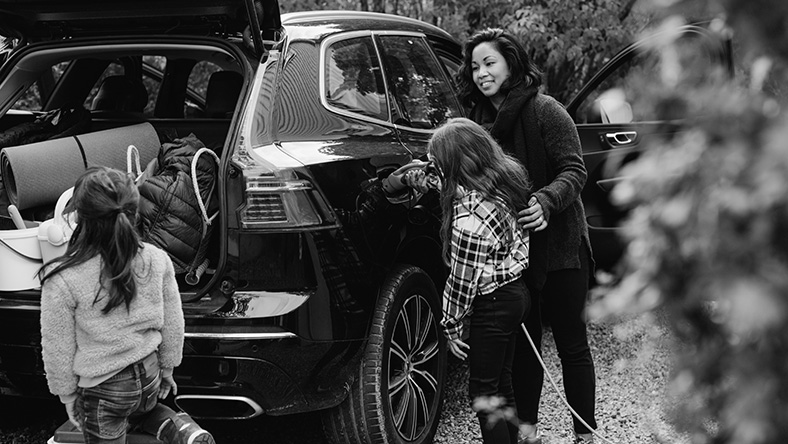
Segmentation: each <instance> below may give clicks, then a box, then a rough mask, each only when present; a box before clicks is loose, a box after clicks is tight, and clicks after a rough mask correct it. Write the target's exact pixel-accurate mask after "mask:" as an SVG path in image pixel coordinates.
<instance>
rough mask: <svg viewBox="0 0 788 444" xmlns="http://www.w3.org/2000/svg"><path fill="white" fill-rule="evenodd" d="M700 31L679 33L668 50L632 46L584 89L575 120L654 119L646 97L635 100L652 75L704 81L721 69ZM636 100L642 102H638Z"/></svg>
mask: <svg viewBox="0 0 788 444" xmlns="http://www.w3.org/2000/svg"><path fill="white" fill-rule="evenodd" d="M711 43H712V42H711V41H710V40H709V39H708V38H705V36H704V35H700V34H694V33H692V34H688V35H686V36H683V37H681V38H680V39H678V40H677V41H676V42H675V45H674V46H672V47H671V51H669V52H660V51H659V50H658V49H656V48H653V47H649V46H645V47H644V48H641V49H639V50H633V51H632V52H631V53H630V54H627V55H626V56H625V57H623V58H622V59H621V61H620V62H619V63H618V64H617V65H615V67H614V68H613V69H612V70H611V71H609V72H608V73H607V74H606V76H605V77H604V80H602V81H601V82H600V83H599V84H598V85H596V87H594V88H593V89H592V90H590V91H589V92H587V95H586V96H585V98H584V99H583V101H582V102H581V103H580V105H579V106H578V108H577V113H576V116H575V121H576V123H612V124H621V123H631V122H647V121H654V120H656V119H657V116H656V115H654V114H653V113H654V112H655V110H654V109H653V107H650V106H647V102H646V101H642V100H635V99H636V98H637V97H638V95H639V94H640V93H641V92H642V91H648V83H649V82H651V81H653V79H654V76H658V75H659V76H666V75H667V76H670V75H677V76H678V75H682V76H692V77H693V78H694V80H696V81H697V82H707V81H709V79H712V78H714V77H715V72H718V71H719V70H721V69H725V67H724V63H723V61H722V60H721V59H720V57H719V55H718V53H717V52H716V51H717V48H716V47H714V46H712V45H711ZM638 104H641V105H646V106H638Z"/></svg>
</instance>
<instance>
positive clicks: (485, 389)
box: [468, 278, 530, 444]
mask: <svg viewBox="0 0 788 444" xmlns="http://www.w3.org/2000/svg"><path fill="white" fill-rule="evenodd" d="M529 306H530V297H529V296H528V291H527V289H526V287H525V282H524V280H523V279H522V278H520V279H518V280H516V281H514V282H511V283H509V284H507V285H504V286H503V287H500V288H498V289H497V290H495V291H493V292H492V293H490V294H487V295H479V296H476V298H475V299H474V301H473V314H472V315H471V329H470V336H469V337H468V345H470V347H471V350H470V365H469V367H470V376H469V378H468V379H469V387H468V392H469V395H470V397H471V400H472V401H474V400H476V398H478V397H500V398H502V399H503V400H504V401H505V407H508V408H511V409H514V410H515V411H516V408H517V407H516V405H515V400H514V390H513V388H512V361H513V360H514V352H515V343H516V339H517V330H518V328H519V326H520V321H521V320H522V319H523V317H524V316H525V314H526V312H527V311H528V308H529ZM491 413H492V412H487V411H484V410H478V411H477V412H476V416H477V417H478V418H479V425H480V426H481V432H482V440H483V441H484V444H492V443H495V444H516V443H517V432H518V427H517V424H516V422H517V421H516V420H515V421H507V420H503V419H498V418H497V417H496V416H495V414H492V415H491Z"/></svg>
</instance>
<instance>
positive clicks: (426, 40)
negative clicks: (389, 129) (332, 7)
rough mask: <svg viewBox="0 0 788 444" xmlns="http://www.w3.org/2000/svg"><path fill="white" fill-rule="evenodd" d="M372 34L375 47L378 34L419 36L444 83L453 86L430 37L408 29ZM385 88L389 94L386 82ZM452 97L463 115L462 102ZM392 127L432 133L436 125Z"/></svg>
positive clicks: (385, 78) (386, 35)
mask: <svg viewBox="0 0 788 444" xmlns="http://www.w3.org/2000/svg"><path fill="white" fill-rule="evenodd" d="M372 34H373V35H374V37H375V38H374V40H375V47H377V46H378V45H379V42H378V36H385V37H390V36H394V37H416V38H419V39H420V40H421V41H423V42H424V44H425V46H426V47H427V49H428V52H429V53H430V54H431V57H432V60H433V62H434V63H435V64H436V65H437V66H438V67H439V68H440V71H441V75H442V76H443V81H444V82H446V84H448V85H451V87H452V88H453V87H454V82H453V81H452V80H451V78H449V74H448V72H447V67H446V66H445V65H444V64H443V61H442V60H441V59H440V55H439V54H438V50H437V48H435V46H434V45H433V44H432V42H431V41H430V39H429V38H428V37H427V36H426V35H425V34H420V33H417V32H408V31H376V32H373V33H372ZM380 59H381V61H382V60H383V58H382V56H381V57H380ZM384 69H385V68H384ZM387 79H388V72H386V75H385V76H384V80H386V81H388V80H387ZM386 89H387V94H390V91H388V84H386ZM452 98H453V99H454V101H455V105H456V108H457V110H459V111H460V114H459V115H460V116H464V115H465V112H464V110H463V108H462V104H460V102H459V101H458V100H457V96H456V94H454V95H452ZM395 103H396V102H395ZM397 106H399V105H397ZM394 127H395V128H397V129H398V130H402V131H411V132H414V133H417V134H432V133H433V132H435V130H436V129H437V127H436V128H414V127H412V126H406V125H397V124H394Z"/></svg>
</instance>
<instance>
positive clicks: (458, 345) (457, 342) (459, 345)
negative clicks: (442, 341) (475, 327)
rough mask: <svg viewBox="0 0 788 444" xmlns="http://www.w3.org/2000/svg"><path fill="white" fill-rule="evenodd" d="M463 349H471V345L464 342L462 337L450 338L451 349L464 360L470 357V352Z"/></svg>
mask: <svg viewBox="0 0 788 444" xmlns="http://www.w3.org/2000/svg"><path fill="white" fill-rule="evenodd" d="M462 349H466V350H470V349H471V346H470V345H468V344H466V343H464V342H462V339H459V338H458V339H449V350H450V351H451V352H452V354H453V355H454V356H456V357H458V358H460V359H462V360H463V361H464V360H465V358H467V357H468V353H466V352H464V351H463V350H462Z"/></svg>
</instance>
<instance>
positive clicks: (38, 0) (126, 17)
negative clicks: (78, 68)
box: [0, 0, 280, 40]
mask: <svg viewBox="0 0 788 444" xmlns="http://www.w3.org/2000/svg"><path fill="white" fill-rule="evenodd" d="M252 10H254V11H256V12H257V15H258V17H259V16H261V15H264V17H261V20H260V21H259V23H260V25H261V28H263V29H265V28H266V23H270V24H271V26H274V27H276V28H278V27H279V26H280V25H279V23H280V21H279V5H278V3H277V0H0V35H4V36H7V37H11V38H25V39H29V40H47V39H57V38H63V37H82V36H99V37H100V36H107V37H112V36H118V35H137V34H139V35H150V34H171V35H209V34H219V33H221V34H240V33H242V32H243V30H244V29H245V28H246V27H247V26H248V25H249V23H250V20H249V16H250V14H249V11H252Z"/></svg>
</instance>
